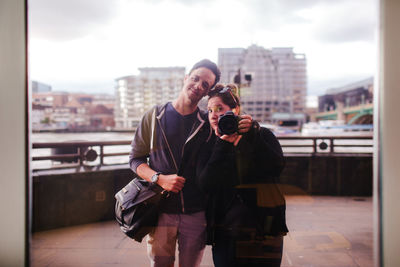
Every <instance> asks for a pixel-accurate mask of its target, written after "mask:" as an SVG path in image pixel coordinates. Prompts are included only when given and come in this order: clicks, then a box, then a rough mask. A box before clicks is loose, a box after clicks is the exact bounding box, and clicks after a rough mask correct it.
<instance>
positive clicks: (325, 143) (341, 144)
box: [32, 136, 373, 170]
mask: <svg viewBox="0 0 400 267" xmlns="http://www.w3.org/2000/svg"><path fill="white" fill-rule="evenodd" d="M278 140H279V142H280V143H281V146H282V149H283V151H284V153H285V155H286V156H292V155H309V156H319V155H321V156H322V155H339V154H342V155H343V154H346V155H352V154H360V153H361V154H363V155H372V150H373V140H372V137H371V136H278ZM130 143H131V141H93V142H86V141H75V142H52V143H34V144H33V145H32V148H33V150H34V152H35V151H37V150H43V149H50V153H47V154H46V155H37V153H36V155H35V153H34V156H33V157H32V161H35V162H37V161H46V160H47V161H49V160H50V161H51V162H57V163H58V165H57V166H54V164H51V166H50V167H49V166H47V167H45V168H40V167H39V168H35V167H34V168H33V169H34V170H36V169H49V168H57V167H58V168H63V167H71V166H89V165H91V164H92V166H93V164H95V166H105V165H116V164H126V163H127V162H128V157H127V156H128V155H129V149H130ZM117 146H121V147H120V148H122V147H124V148H125V151H121V150H115V149H114V151H108V152H107V151H106V149H109V148H110V147H117ZM47 152H48V151H47ZM39 154H40V153H39ZM118 156H119V157H121V156H122V157H123V161H122V162H119V163H115V162H114V163H107V162H105V159H106V158H111V157H118Z"/></svg>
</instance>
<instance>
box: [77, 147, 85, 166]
mask: <svg viewBox="0 0 400 267" xmlns="http://www.w3.org/2000/svg"><path fill="white" fill-rule="evenodd" d="M78 149H79V165H80V166H82V165H83V160H84V155H83V152H84V151H83V150H84V149H83V147H82V146H79V147H78Z"/></svg>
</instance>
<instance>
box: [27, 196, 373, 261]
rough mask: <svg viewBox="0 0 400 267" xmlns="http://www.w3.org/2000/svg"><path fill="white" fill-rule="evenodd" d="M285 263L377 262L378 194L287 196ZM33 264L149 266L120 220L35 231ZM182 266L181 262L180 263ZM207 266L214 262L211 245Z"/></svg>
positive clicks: (141, 248)
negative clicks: (375, 206) (375, 212)
mask: <svg viewBox="0 0 400 267" xmlns="http://www.w3.org/2000/svg"><path fill="white" fill-rule="evenodd" d="M286 200H287V224H288V227H289V230H290V234H289V235H287V236H286V237H285V241H284V255H283V260H282V266H296V267H300V266H304V267H306V266H307V267H310V266H323V267H325V266H329V267H333V266H335V267H352V266H364V267H367V266H373V257H372V255H373V247H372V243H373V242H372V236H373V226H372V213H373V212H372V199H371V198H359V197H325V196H318V197H317V196H312V197H311V196H287V197H286ZM31 251H32V262H31V263H32V264H31V265H32V266H37V267H39V266H40V267H42V266H52V267H53V266H54V267H58V266H60V267H66V266H71V267H72V266H73V267H77V266H79V267H80V266H82V267H86V266H93V267H94V266H96V267H97V266H120V267H122V266H139V267H140V266H149V262H148V259H147V256H146V247H145V243H144V242H143V243H138V242H135V241H132V240H131V239H129V238H126V237H125V236H124V235H123V234H122V232H121V231H120V230H119V228H118V226H117V224H116V222H114V221H109V222H101V223H94V224H87V225H81V226H74V227H68V228H61V229H55V230H50V231H43V232H38V233H34V234H33V237H32V247H31ZM176 266H178V265H177V264H176ZM202 266H204V267H205V266H213V263H212V257H211V249H210V247H207V249H206V252H205V255H204V258H203V261H202Z"/></svg>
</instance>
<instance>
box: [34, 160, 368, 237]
mask: <svg viewBox="0 0 400 267" xmlns="http://www.w3.org/2000/svg"><path fill="white" fill-rule="evenodd" d="M133 177H134V174H133V172H132V171H131V170H130V169H127V168H121V169H114V170H105V171H97V172H80V173H65V174H54V172H53V174H51V173H48V174H44V173H42V174H40V175H35V176H34V177H33V230H34V231H41V230H46V229H52V228H59V227H64V226H70V225H78V224H84V223H90V222H97V221H104V220H113V219H114V204H115V200H114V195H115V193H116V192H117V191H118V190H120V189H121V188H122V187H123V186H125V184H127V183H128V182H129V181H130V180H131V179H132V178H133ZM281 184H282V185H281V188H282V190H283V191H284V193H285V194H312V195H346V196H371V195H372V158H371V157H328V156H323V157H288V158H287V165H286V168H285V170H284V171H283V173H282V176H281Z"/></svg>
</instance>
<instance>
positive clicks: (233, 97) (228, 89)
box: [208, 83, 240, 109]
mask: <svg viewBox="0 0 400 267" xmlns="http://www.w3.org/2000/svg"><path fill="white" fill-rule="evenodd" d="M238 91H239V90H238V88H237V86H236V85H235V84H233V83H229V84H226V85H225V84H222V83H217V84H216V85H215V87H214V89H213V90H211V91H210V92H209V93H208V99H211V98H213V97H219V98H221V100H222V102H223V103H224V104H225V105H227V106H229V107H230V108H231V109H233V108H236V107H240V100H239V97H238Z"/></svg>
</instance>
